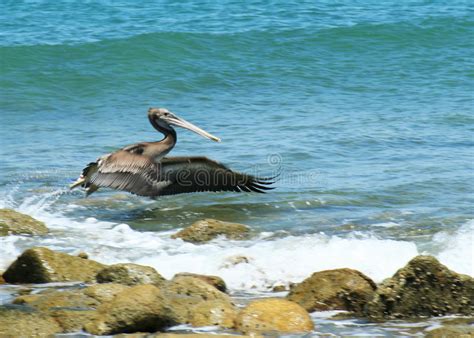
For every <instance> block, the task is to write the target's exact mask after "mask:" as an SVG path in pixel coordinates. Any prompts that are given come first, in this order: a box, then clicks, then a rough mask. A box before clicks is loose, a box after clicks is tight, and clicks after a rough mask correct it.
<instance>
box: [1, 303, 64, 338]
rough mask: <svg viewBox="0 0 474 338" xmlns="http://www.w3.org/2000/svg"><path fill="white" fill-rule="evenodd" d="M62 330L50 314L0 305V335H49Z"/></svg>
mask: <svg viewBox="0 0 474 338" xmlns="http://www.w3.org/2000/svg"><path fill="white" fill-rule="evenodd" d="M59 332H62V329H61V327H60V326H59V324H58V323H57V322H56V321H55V320H54V319H53V318H52V317H50V316H48V315H45V314H42V313H38V312H36V311H28V310H24V311H21V310H17V309H9V308H5V307H0V337H50V336H53V335H54V334H56V333H59Z"/></svg>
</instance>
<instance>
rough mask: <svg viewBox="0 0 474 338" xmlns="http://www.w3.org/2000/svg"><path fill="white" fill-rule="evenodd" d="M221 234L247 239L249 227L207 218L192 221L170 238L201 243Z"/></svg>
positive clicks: (236, 238)
mask: <svg viewBox="0 0 474 338" xmlns="http://www.w3.org/2000/svg"><path fill="white" fill-rule="evenodd" d="M222 235H223V236H225V237H227V239H234V240H242V239H247V238H249V235H250V228H249V227H248V226H246V225H243V224H239V223H229V222H223V221H218V220H215V219H210V218H207V219H204V220H201V221H197V222H195V223H193V224H192V225H191V226H189V227H187V228H184V229H183V230H181V231H179V232H177V233H176V234H174V235H172V236H171V238H181V239H182V240H183V241H186V242H191V243H203V242H208V241H210V240H213V239H214V238H216V237H218V236H222Z"/></svg>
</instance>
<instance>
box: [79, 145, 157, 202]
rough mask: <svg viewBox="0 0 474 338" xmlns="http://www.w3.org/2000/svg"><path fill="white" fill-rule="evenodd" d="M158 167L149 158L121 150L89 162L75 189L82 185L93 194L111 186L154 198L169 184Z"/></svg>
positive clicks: (88, 192)
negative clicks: (162, 187) (161, 175)
mask: <svg viewBox="0 0 474 338" xmlns="http://www.w3.org/2000/svg"><path fill="white" fill-rule="evenodd" d="M158 167H159V165H158V164H157V163H155V162H153V161H152V160H151V159H150V158H149V157H146V156H143V155H138V154H134V153H130V152H128V151H124V150H119V151H117V152H115V153H112V154H108V155H105V156H102V157H101V158H99V159H98V160H97V161H96V162H92V163H89V165H88V166H87V167H86V168H85V169H84V171H83V173H82V175H81V177H80V178H79V179H78V180H77V181H76V183H74V184H73V185H71V188H74V187H76V186H78V185H82V186H83V187H85V188H86V192H87V194H91V193H93V192H94V191H96V190H97V189H98V188H100V187H107V188H112V189H117V190H125V191H128V192H131V193H132V194H136V195H141V196H150V197H152V196H156V194H157V191H159V189H160V186H161V185H163V184H165V182H160V181H159V178H158V177H159V175H158Z"/></svg>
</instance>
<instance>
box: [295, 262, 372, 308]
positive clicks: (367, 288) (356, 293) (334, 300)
mask: <svg viewBox="0 0 474 338" xmlns="http://www.w3.org/2000/svg"><path fill="white" fill-rule="evenodd" d="M375 289H376V285H375V283H374V282H373V281H372V280H371V279H370V278H369V277H367V276H365V275H364V274H363V273H361V272H359V271H357V270H352V269H335V270H325V271H320V272H315V273H313V274H312V275H311V276H310V277H308V278H306V279H305V280H304V281H303V282H301V283H299V284H296V285H294V286H292V288H291V290H290V293H289V294H288V296H287V299H288V300H290V301H292V302H295V303H298V304H300V305H301V306H302V307H304V308H305V309H306V310H307V311H309V312H313V311H327V310H347V311H355V312H360V311H362V309H363V307H364V306H365V304H366V303H367V302H368V301H369V300H370V299H371V298H372V296H373V294H374V292H375Z"/></svg>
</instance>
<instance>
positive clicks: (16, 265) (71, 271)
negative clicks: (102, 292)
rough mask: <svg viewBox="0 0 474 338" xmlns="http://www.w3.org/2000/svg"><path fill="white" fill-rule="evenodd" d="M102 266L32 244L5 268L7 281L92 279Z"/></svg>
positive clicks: (45, 281)
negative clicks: (33, 246) (31, 246)
mask: <svg viewBox="0 0 474 338" xmlns="http://www.w3.org/2000/svg"><path fill="white" fill-rule="evenodd" d="M104 267H105V265H103V264H100V263H98V262H96V261H93V260H90V259H82V258H79V257H77V256H71V255H68V254H65V253H62V252H56V251H53V250H50V249H48V248H42V247H36V248H32V249H28V250H26V251H25V252H23V253H22V254H21V256H20V257H18V258H17V259H16V261H14V262H13V263H12V264H11V265H10V266H9V267H8V269H7V271H5V273H4V274H3V278H4V279H5V281H7V282H8V283H13V284H15V283H51V282H68V281H92V280H94V279H95V276H96V274H97V272H98V271H99V270H102V269H103V268H104Z"/></svg>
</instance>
